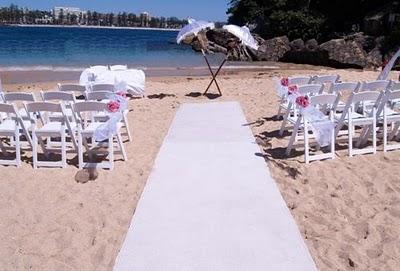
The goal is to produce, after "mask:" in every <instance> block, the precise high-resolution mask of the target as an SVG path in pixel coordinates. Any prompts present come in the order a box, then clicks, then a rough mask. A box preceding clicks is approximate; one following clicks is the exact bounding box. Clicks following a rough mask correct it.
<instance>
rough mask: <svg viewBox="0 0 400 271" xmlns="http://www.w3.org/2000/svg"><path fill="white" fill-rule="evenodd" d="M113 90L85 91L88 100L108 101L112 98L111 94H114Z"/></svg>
mask: <svg viewBox="0 0 400 271" xmlns="http://www.w3.org/2000/svg"><path fill="white" fill-rule="evenodd" d="M113 94H114V92H112V91H94V92H85V98H86V101H102V102H108V101H109V100H110V96H111V95H113Z"/></svg>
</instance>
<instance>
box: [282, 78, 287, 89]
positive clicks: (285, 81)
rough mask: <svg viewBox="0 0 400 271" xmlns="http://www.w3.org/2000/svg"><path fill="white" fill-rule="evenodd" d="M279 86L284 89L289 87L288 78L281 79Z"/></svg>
mask: <svg viewBox="0 0 400 271" xmlns="http://www.w3.org/2000/svg"><path fill="white" fill-rule="evenodd" d="M281 85H282V86H284V87H287V86H289V78H287V77H285V78H282V79H281Z"/></svg>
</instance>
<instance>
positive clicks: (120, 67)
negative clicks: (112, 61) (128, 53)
mask: <svg viewBox="0 0 400 271" xmlns="http://www.w3.org/2000/svg"><path fill="white" fill-rule="evenodd" d="M127 69H128V66H127V65H112V66H110V71H126V70H127Z"/></svg>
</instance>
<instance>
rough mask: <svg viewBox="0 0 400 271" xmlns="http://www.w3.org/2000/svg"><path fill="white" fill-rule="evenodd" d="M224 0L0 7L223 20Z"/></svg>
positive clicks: (72, 0)
mask: <svg viewBox="0 0 400 271" xmlns="http://www.w3.org/2000/svg"><path fill="white" fill-rule="evenodd" d="M228 2H229V1H228V0H195V1H193V0H191V1H188V0H186V1H185V0H183V1H182V0H140V1H139V0H80V1H78V0H61V1H60V0H47V1H46V0H11V1H8V0H0V6H9V5H10V4H12V3H13V4H16V5H18V6H22V7H27V8H35V9H43V10H49V9H52V8H53V7H54V6H73V7H79V8H81V9H84V10H96V11H100V12H119V11H126V12H133V13H136V14H138V13H140V12H142V11H148V12H150V14H151V15H154V16H157V17H160V16H164V17H171V16H175V17H178V18H181V19H184V18H187V17H192V18H195V19H198V20H210V21H226V20H227V15H226V10H227V7H228Z"/></svg>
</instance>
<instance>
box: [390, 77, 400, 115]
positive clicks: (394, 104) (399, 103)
mask: <svg viewBox="0 0 400 271" xmlns="http://www.w3.org/2000/svg"><path fill="white" fill-rule="evenodd" d="M388 88H389V89H390V90H391V91H398V90H400V82H396V81H391V82H390V84H389V87H388ZM390 107H391V108H392V109H396V108H399V107H400V98H399V99H391V100H390Z"/></svg>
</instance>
